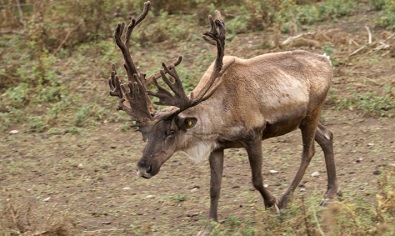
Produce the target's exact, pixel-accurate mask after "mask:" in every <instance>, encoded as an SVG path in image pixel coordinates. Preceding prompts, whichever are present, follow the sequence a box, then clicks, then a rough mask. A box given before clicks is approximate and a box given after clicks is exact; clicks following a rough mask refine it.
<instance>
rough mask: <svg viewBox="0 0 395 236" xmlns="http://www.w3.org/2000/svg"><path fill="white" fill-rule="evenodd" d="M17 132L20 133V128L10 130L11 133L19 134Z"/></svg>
mask: <svg viewBox="0 0 395 236" xmlns="http://www.w3.org/2000/svg"><path fill="white" fill-rule="evenodd" d="M17 133H19V130H16V129H13V130H11V131H10V134H17Z"/></svg>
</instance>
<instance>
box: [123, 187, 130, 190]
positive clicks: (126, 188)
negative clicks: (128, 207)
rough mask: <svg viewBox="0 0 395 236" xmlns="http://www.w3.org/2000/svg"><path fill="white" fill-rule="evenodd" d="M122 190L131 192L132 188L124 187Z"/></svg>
mask: <svg viewBox="0 0 395 236" xmlns="http://www.w3.org/2000/svg"><path fill="white" fill-rule="evenodd" d="M122 190H130V187H124V188H123V189H122Z"/></svg>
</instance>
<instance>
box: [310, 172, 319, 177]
mask: <svg viewBox="0 0 395 236" xmlns="http://www.w3.org/2000/svg"><path fill="white" fill-rule="evenodd" d="M319 176H320V172H318V171H315V172H313V173H312V174H311V177H319Z"/></svg>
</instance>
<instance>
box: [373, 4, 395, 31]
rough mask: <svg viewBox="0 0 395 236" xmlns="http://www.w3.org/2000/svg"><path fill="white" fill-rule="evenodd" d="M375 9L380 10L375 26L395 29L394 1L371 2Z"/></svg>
mask: <svg viewBox="0 0 395 236" xmlns="http://www.w3.org/2000/svg"><path fill="white" fill-rule="evenodd" d="M373 4H374V6H375V8H376V9H379V10H381V12H380V14H379V18H378V20H377V24H378V25H379V26H381V27H384V28H388V29H395V0H380V1H378V0H373Z"/></svg>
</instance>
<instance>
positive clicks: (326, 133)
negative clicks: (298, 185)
mask: <svg viewBox="0 0 395 236" xmlns="http://www.w3.org/2000/svg"><path fill="white" fill-rule="evenodd" d="M315 141H316V142H317V143H318V144H319V145H320V147H321V148H322V151H323V152H324V157H325V165H326V172H327V175H328V188H327V191H326V193H325V195H324V199H323V200H322V202H321V204H320V205H321V206H325V205H326V204H327V203H328V201H329V200H331V199H333V198H335V197H336V195H341V192H340V191H339V185H338V183H337V177H336V167H335V158H334V155H333V134H332V132H331V131H330V130H329V129H328V128H326V127H325V126H323V125H322V124H318V127H317V132H316V134H315Z"/></svg>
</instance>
